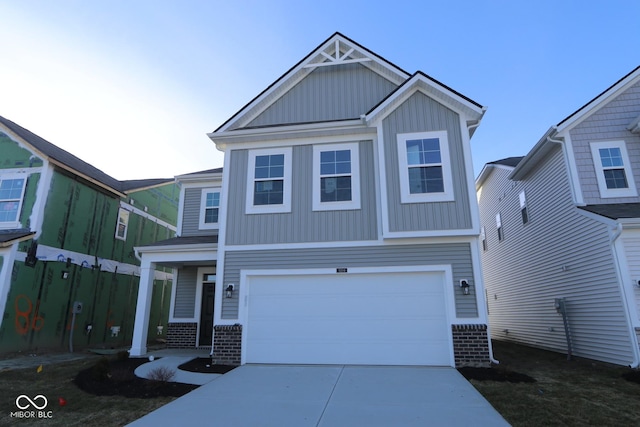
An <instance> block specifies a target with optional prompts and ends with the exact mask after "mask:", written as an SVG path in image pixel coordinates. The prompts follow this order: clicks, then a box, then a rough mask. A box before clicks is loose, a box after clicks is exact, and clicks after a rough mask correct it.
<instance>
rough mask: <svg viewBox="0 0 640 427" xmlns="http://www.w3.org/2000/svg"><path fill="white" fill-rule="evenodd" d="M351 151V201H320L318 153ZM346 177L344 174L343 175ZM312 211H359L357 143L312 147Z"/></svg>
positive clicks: (358, 157)
mask: <svg viewBox="0 0 640 427" xmlns="http://www.w3.org/2000/svg"><path fill="white" fill-rule="evenodd" d="M339 150H349V151H351V173H350V174H349V175H350V176H351V200H349V201H338V202H321V201H320V178H321V175H320V153H321V152H323V151H339ZM344 175H346V174H344ZM312 187H313V188H312V190H313V210H314V211H333V210H354V209H360V155H359V145H358V143H357V142H353V143H346V144H319V145H314V146H313V185H312Z"/></svg>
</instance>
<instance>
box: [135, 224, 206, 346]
mask: <svg viewBox="0 0 640 427" xmlns="http://www.w3.org/2000/svg"><path fill="white" fill-rule="evenodd" d="M217 246H218V236H216V235H213V236H193V237H176V238H173V239H168V240H164V241H160V242H157V243H154V244H153V245H150V246H143V247H138V248H136V254H137V255H138V257H139V258H140V260H141V271H140V287H139V289H138V300H137V304H136V315H135V323H134V329H133V339H132V344H131V350H130V351H129V353H130V355H131V356H133V357H136V356H144V355H147V354H148V347H147V342H148V338H149V337H148V336H147V334H148V327H149V313H150V308H151V297H152V290H153V276H154V271H155V270H156V268H157V267H169V268H172V269H173V276H174V286H173V289H172V293H171V305H170V311H169V322H168V324H167V330H166V339H167V343H166V347H167V351H171V350H172V349H175V350H178V351H184V350H189V349H192V350H198V349H199V350H200V351H204V352H207V353H210V352H211V345H212V339H213V308H214V300H215V298H216V296H215V295H216V288H215V279H216V276H215V274H216V258H217Z"/></svg>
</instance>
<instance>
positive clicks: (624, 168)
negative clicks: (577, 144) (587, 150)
mask: <svg viewBox="0 0 640 427" xmlns="http://www.w3.org/2000/svg"><path fill="white" fill-rule="evenodd" d="M591 155H592V156H593V161H594V166H595V170H596V180H597V182H598V189H599V190H600V197H603V198H611V197H635V196H637V195H638V192H637V191H636V185H635V181H634V179H633V173H632V172H631V166H630V165H631V163H630V162H629V156H628V154H627V147H626V144H625V143H624V141H607V142H593V143H591Z"/></svg>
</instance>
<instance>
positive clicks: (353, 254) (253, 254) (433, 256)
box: [222, 243, 478, 319]
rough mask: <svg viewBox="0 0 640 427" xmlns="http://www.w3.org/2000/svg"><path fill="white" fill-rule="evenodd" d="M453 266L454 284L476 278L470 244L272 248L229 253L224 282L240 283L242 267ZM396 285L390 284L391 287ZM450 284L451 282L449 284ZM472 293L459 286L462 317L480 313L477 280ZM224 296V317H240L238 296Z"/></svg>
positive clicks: (456, 289) (247, 268)
mask: <svg viewBox="0 0 640 427" xmlns="http://www.w3.org/2000/svg"><path fill="white" fill-rule="evenodd" d="M443 264H444V265H451V267H452V271H453V281H454V283H451V284H449V285H450V286H454V284H455V283H458V281H459V280H460V279H467V280H469V279H473V277H474V271H473V265H472V261H471V249H470V247H469V244H464V243H456V244H439V245H428V244H424V245H394V246H387V245H381V246H374V247H348V248H329V249H327V248H316V249H280V250H275V249H273V250H268V251H257V250H253V251H230V252H227V253H226V255H225V267H224V284H225V285H226V284H228V283H235V284H238V283H240V270H254V269H260V270H263V269H278V270H281V269H308V268H337V267H371V266H375V267H385V266H386V267H389V266H415V265H443ZM391 285H393V284H392V283H390V286H391ZM445 285H447V284H445ZM471 285H472V287H471V295H462V292H461V291H460V289H459V287H458V286H455V287H454V289H455V293H456V313H457V316H458V317H470V318H474V317H477V316H478V309H477V306H476V302H475V301H476V299H475V297H474V296H473V294H474V293H475V288H474V287H473V285H474V283H473V280H471ZM237 294H238V293H235V292H234V298H232V299H224V301H223V304H222V317H223V318H228V319H234V318H237V317H238V299H237Z"/></svg>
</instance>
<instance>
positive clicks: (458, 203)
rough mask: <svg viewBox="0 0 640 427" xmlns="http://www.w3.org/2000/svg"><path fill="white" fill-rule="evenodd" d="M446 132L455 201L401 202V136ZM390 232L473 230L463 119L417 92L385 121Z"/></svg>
mask: <svg viewBox="0 0 640 427" xmlns="http://www.w3.org/2000/svg"><path fill="white" fill-rule="evenodd" d="M437 130H446V131H447V138H448V141H449V152H450V156H451V159H450V160H451V163H450V164H451V169H452V178H453V190H454V195H455V200H454V201H452V202H434V203H407V204H402V203H401V202H400V200H401V199H400V177H399V173H407V171H399V165H398V145H397V144H398V143H397V138H396V136H397V135H398V134H400V133H410V132H426V131H437ZM383 135H384V152H385V159H384V162H385V167H386V180H387V194H388V200H389V203H388V207H387V208H388V210H389V230H390V231H392V232H394V231H395V232H401V231H418V230H419V231H422V230H455V229H469V228H471V208H470V205H469V197H468V194H469V193H468V187H467V177H466V172H465V164H464V152H463V145H462V144H463V143H462V136H461V134H460V117H459V115H458V114H457V113H455V112H454V111H452V110H450V109H448V108H446V107H445V106H443V105H442V104H440V103H438V102H436V101H434V100H433V99H431V98H429V97H428V96H426V95H424V94H422V93H420V92H416V93H415V94H414V95H412V96H411V97H410V98H409V99H408V100H407V101H406V102H405V103H404V104H403V105H401V106H400V107H398V108H397V109H396V110H395V111H394V112H393V113H391V114H390V115H389V116H388V117H386V118H385V119H384V121H383Z"/></svg>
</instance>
